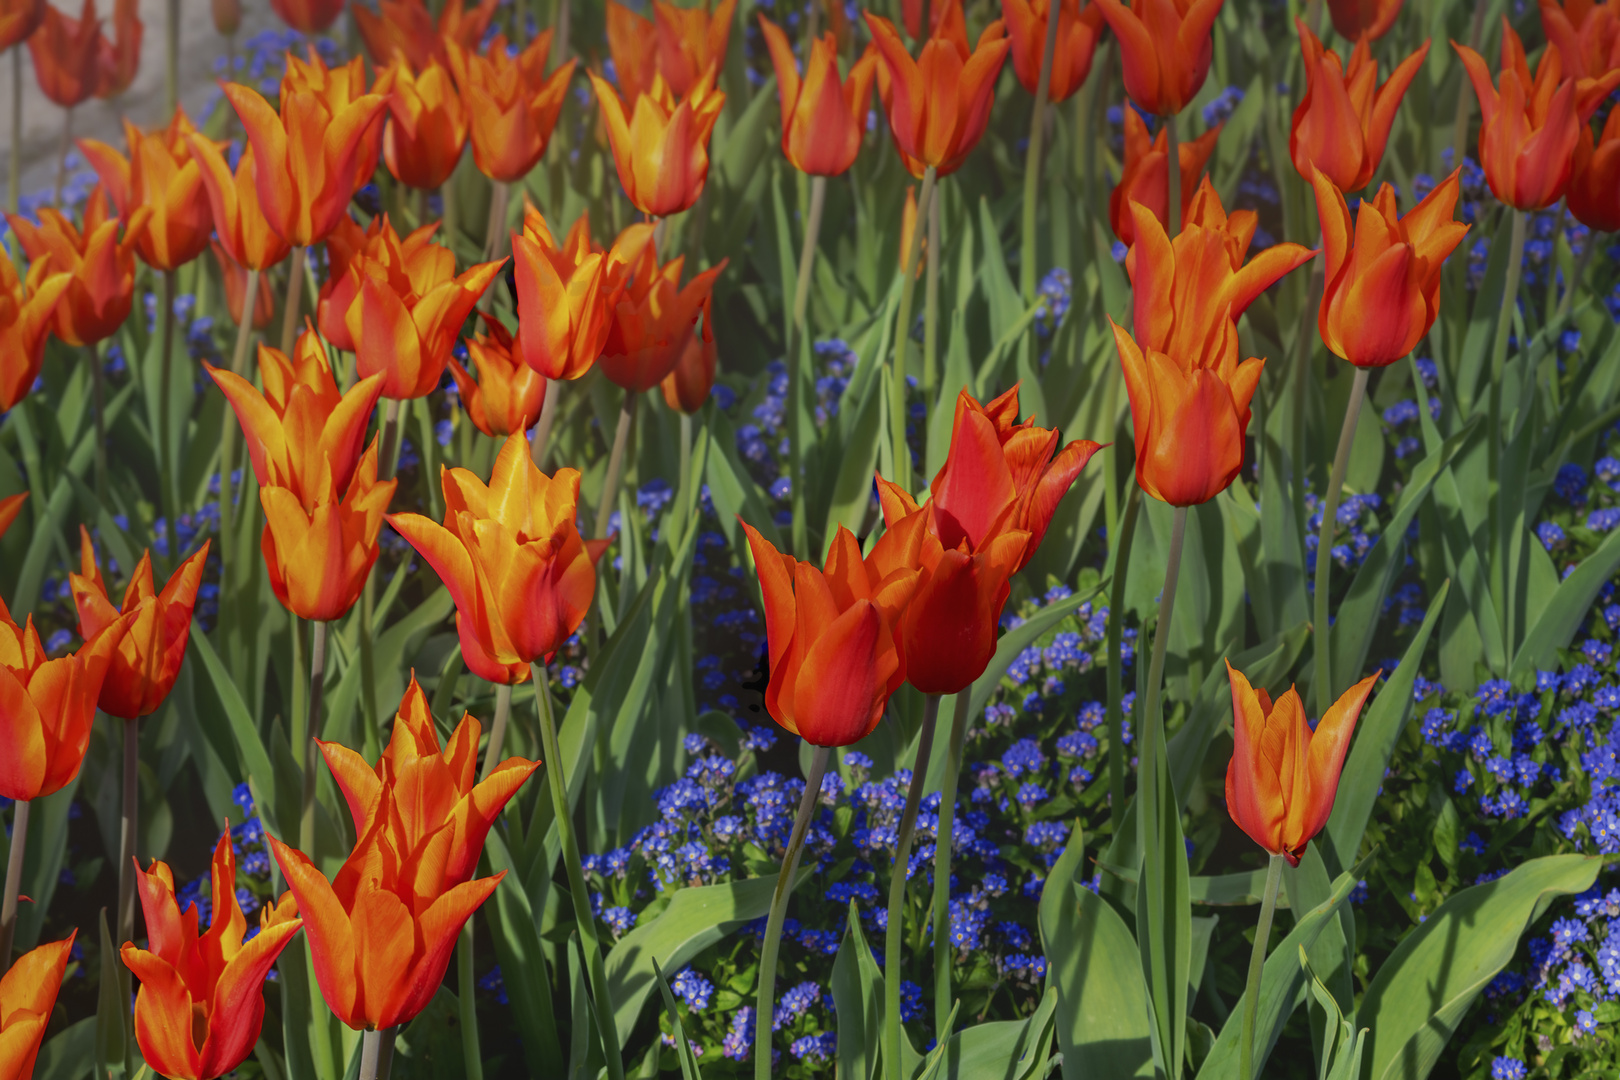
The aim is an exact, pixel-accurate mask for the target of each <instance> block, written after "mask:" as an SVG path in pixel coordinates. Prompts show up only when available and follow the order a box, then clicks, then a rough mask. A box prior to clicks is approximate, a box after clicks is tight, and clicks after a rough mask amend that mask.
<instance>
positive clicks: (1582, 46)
mask: <svg viewBox="0 0 1620 1080" xmlns="http://www.w3.org/2000/svg"><path fill="white" fill-rule="evenodd" d="M1540 6H1541V29H1542V32H1544V33H1545V34H1546V35H1547V40H1548V41H1550V42H1551V43H1552V44H1554V45H1556V46H1558V52H1559V54H1560V55H1561V56H1562V57H1563V58H1564V63H1565V64H1566V65H1568V66H1569V69H1570V74H1571V75H1575V76H1585V77H1586V78H1589V79H1600V78H1602V77H1603V76H1604V75H1607V74H1608V73H1609V72H1611V71H1613V70H1614V69H1615V68H1620V2H1616V0H1604V2H1602V3H1594V2H1593V0H1565V2H1564V3H1563V4H1562V5H1560V4H1559V3H1558V0H1541V4H1540Z"/></svg>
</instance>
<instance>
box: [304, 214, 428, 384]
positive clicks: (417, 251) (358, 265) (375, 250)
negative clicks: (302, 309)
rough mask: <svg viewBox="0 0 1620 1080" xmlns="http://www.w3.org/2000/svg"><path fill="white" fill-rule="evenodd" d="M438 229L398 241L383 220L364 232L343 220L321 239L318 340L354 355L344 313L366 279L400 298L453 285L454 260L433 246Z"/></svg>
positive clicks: (379, 218)
mask: <svg viewBox="0 0 1620 1080" xmlns="http://www.w3.org/2000/svg"><path fill="white" fill-rule="evenodd" d="M437 229H438V223H437V222H434V223H431V224H427V225H423V226H422V227H421V228H419V229H417V230H415V231H414V232H412V233H411V234H410V235H408V236H406V237H405V239H404V240H401V239H400V238H399V234H398V233H397V232H395V231H394V227H393V224H392V223H391V222H390V221H389V220H388V215H387V214H379V215H377V216H376V217H374V218H372V219H371V223H370V224H369V225H367V226H366V227H365V228H364V229H361V228H360V226H358V225H356V224H355V223H354V220H353V219H352V218H349V217H347V216H345V217H344V218H342V219H341V220H340V221H339V222H338V223H337V228H335V229H333V230H332V234H331V235H330V236H328V237H327V238H326V255H327V263H328V271H327V275H326V283H325V284H324V285H322V286H321V292H320V296H319V297H318V298H317V299H316V301H315V313H316V325H318V326H319V327H320V330H321V336H322V337H324V338H325V339H326V340H327V341H328V342H329V343H330V344H332V345H333V346H335V347H337V348H339V349H342V350H343V351H344V352H354V351H355V342H354V335H352V334H350V333H349V326H348V318H349V311H350V309H352V308H353V307H354V306H355V302H356V301H357V300H358V299H359V298H360V285H361V283H362V282H363V281H364V280H365V279H366V278H367V277H375V278H378V279H379V280H384V281H387V282H389V284H390V286H391V287H392V288H393V289H394V290H395V291H396V292H399V293H402V294H409V293H411V292H413V291H417V292H427V291H428V290H430V289H432V288H433V287H434V286H435V285H438V284H440V283H441V282H445V281H449V280H451V279H453V278H454V277H455V275H456V262H455V256H454V255H453V254H452V253H451V252H450V249H449V248H446V247H441V246H439V245H437V244H435V243H433V233H434V232H435V231H436V230H437ZM351 270H353V271H356V272H355V273H351V272H350V271H351Z"/></svg>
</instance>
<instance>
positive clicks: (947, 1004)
mask: <svg viewBox="0 0 1620 1080" xmlns="http://www.w3.org/2000/svg"><path fill="white" fill-rule="evenodd" d="M1054 21H1056V20H1054ZM972 700H973V688H972V687H971V686H968V687H964V688H963V689H962V690H960V691H958V692H957V695H956V708H955V709H953V710H952V712H951V740H950V742H949V743H947V744H946V748H945V751H946V752H945V775H944V777H943V779H942V781H941V784H940V799H939V825H938V827H937V828H936V830H935V833H934V1030H935V1031H944V1030H945V1022H946V1020H947V1019H948V1018H949V1017H950V1015H951V1005H952V997H951V952H952V949H951V858H952V856H953V855H954V854H955V853H954V852H953V851H952V841H953V839H954V834H955V831H956V788H957V784H958V783H959V782H960V781H961V777H962V743H963V741H964V740H965V739H966V737H967V722H968V709H969V708H970V707H971V705H972ZM924 771H925V772H926V771H927V766H926V765H925V766H924ZM946 1066H947V1068H948V1067H949V1066H950V1062H946Z"/></svg>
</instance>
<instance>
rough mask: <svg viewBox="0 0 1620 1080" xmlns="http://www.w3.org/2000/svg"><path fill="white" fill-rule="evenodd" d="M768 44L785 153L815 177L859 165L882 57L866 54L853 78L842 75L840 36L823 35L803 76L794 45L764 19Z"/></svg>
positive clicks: (761, 19) (851, 71)
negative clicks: (868, 111)
mask: <svg viewBox="0 0 1620 1080" xmlns="http://www.w3.org/2000/svg"><path fill="white" fill-rule="evenodd" d="M759 28H760V30H761V31H762V32H763V33H764V35H765V46H766V48H767V49H768V50H769V51H770V54H771V64H772V65H773V66H774V67H775V68H776V93H777V97H778V100H779V101H780V103H781V106H782V156H783V157H785V158H787V159H788V161H789V162H791V163H792V164H793V167H794V168H795V169H798V170H799V171H800V172H802V173H808V174H810V175H811V176H838V175H839V174H841V173H843V172H844V171H846V170H847V169H848V168H849V167H850V166H851V165H853V164H855V156H856V155H857V154H859V153H860V150H861V139H862V137H863V136H864V135H865V134H866V111H867V109H868V107H869V106H870V105H871V101H872V80H873V79H874V78H876V77H877V64H878V60H877V57H876V56H875V55H874V54H873V53H870V52H867V53H864V54H862V56H861V58H860V59H859V60H857V61H856V62H855V64H854V66H853V67H851V68H850V69H849V76H848V77H847V78H846V79H842V80H840V79H839V77H838V39H837V38H835V37H833V35H832V34H830V33H828V34H823V35H822V36H821V39H820V40H818V41H817V42H816V43H815V44H814V45H812V46H811V47H810V63H809V64H808V65H807V66H806V67H805V74H804V78H803V79H802V80H801V79H800V78H799V68H798V62H797V61H796V60H795V59H794V57H793V46H792V45H790V44H789V43H788V39H787V35H786V34H784V33H782V30H781V28H780V27H778V26H777V25H776V24H775V23H773V22H771V21H770V20H769V19H767V18H766V17H765V16H763V15H761V16H760V17H759Z"/></svg>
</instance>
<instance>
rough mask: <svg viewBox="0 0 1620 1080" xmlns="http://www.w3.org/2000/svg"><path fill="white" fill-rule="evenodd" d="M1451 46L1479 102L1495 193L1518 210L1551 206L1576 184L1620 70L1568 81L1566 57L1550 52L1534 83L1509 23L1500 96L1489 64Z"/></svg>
mask: <svg viewBox="0 0 1620 1080" xmlns="http://www.w3.org/2000/svg"><path fill="white" fill-rule="evenodd" d="M1451 44H1452V48H1454V49H1456V50H1457V54H1458V55H1459V56H1460V57H1461V58H1462V62H1463V68H1464V69H1465V70H1466V71H1467V72H1468V77H1469V79H1470V80H1472V82H1473V84H1474V93H1475V95H1477V96H1478V98H1479V111H1480V113H1481V116H1482V121H1481V124H1480V130H1479V160H1480V164H1481V165H1483V166H1484V168H1485V179H1486V181H1487V182H1488V183H1489V184H1490V186H1491V193H1492V194H1494V195H1495V196H1496V197H1497V198H1498V199H1500V200H1501V201H1502V202H1504V203H1507V204H1508V205H1509V206H1512V207H1514V208H1515V209H1518V210H1542V209H1545V208H1546V207H1549V206H1551V205H1552V204H1553V203H1555V202H1557V201H1558V200H1559V199H1560V198H1562V197H1563V194H1564V188H1565V187H1566V186H1568V184H1569V177H1570V173H1571V172H1572V171H1573V168H1574V158H1575V147H1576V145H1577V144H1578V143H1579V142H1580V128H1581V125H1582V124H1584V123H1586V122H1587V121H1588V120H1589V119H1591V116H1592V114H1593V113H1594V112H1596V111H1597V107H1598V106H1599V105H1600V104H1602V102H1603V99H1604V98H1606V97H1608V96H1609V92H1610V91H1611V90H1613V89H1614V88H1615V87H1616V86H1620V70H1616V71H1612V72H1609V73H1608V74H1606V75H1604V76H1603V77H1602V78H1596V79H1594V78H1588V77H1585V76H1582V75H1576V76H1573V77H1568V78H1566V77H1565V75H1564V63H1563V57H1562V54H1561V53H1560V52H1559V50H1558V47H1557V46H1556V45H1549V46H1547V48H1546V49H1545V50H1543V51H1542V54H1541V59H1540V61H1539V62H1538V63H1537V65H1536V75H1535V79H1534V81H1532V80H1531V78H1530V65H1529V63H1528V61H1527V60H1526V59H1525V55H1524V43H1523V42H1522V41H1520V40H1519V35H1518V34H1517V33H1515V32H1514V30H1513V27H1512V26H1511V25H1510V24H1509V23H1508V21H1507V19H1506V18H1505V17H1504V18H1503V20H1502V71H1501V79H1500V82H1501V88H1500V93H1498V90H1497V88H1496V87H1493V86H1492V85H1491V75H1490V71H1489V70H1488V69H1487V68H1486V66H1485V60H1484V58H1482V57H1481V56H1480V55H1479V54H1478V53H1476V52H1475V51H1474V50H1473V49H1470V48H1469V47H1468V46H1466V45H1458V44H1457V43H1456V42H1452V43H1451Z"/></svg>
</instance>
